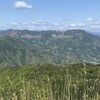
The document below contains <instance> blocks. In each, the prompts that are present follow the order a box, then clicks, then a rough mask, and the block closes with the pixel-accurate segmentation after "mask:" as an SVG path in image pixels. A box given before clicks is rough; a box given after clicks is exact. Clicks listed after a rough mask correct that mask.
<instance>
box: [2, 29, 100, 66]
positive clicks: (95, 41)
mask: <svg viewBox="0 0 100 100" xmlns="http://www.w3.org/2000/svg"><path fill="white" fill-rule="evenodd" d="M2 34H4V35H2V37H1V39H0V66H21V65H28V64H44V63H49V64H57V65H66V64H68V63H79V62H82V61H83V60H85V61H87V62H90V63H100V37H98V36H95V35H92V34H89V33H87V32H86V31H84V30H68V31H28V30H8V31H5V32H4V33H2ZM5 36H6V38H5Z"/></svg>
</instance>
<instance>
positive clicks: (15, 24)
mask: <svg viewBox="0 0 100 100" xmlns="http://www.w3.org/2000/svg"><path fill="white" fill-rule="evenodd" d="M11 25H12V26H18V25H19V23H17V22H12V23H11Z"/></svg>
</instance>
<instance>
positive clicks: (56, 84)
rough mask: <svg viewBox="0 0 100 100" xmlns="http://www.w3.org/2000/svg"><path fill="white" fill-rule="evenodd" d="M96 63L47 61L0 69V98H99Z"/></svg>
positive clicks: (30, 99)
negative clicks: (47, 62) (55, 62)
mask: <svg viewBox="0 0 100 100" xmlns="http://www.w3.org/2000/svg"><path fill="white" fill-rule="evenodd" d="M99 87H100V65H93V64H74V65H69V66H59V67H58V66H54V65H50V64H45V65H37V66H35V65H33V66H25V67H24V66H23V67H19V68H18V67H13V68H11V67H8V68H4V69H1V70H0V97H1V99H0V100H99V99H100V88H99Z"/></svg>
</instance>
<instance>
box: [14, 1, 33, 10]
mask: <svg viewBox="0 0 100 100" xmlns="http://www.w3.org/2000/svg"><path fill="white" fill-rule="evenodd" d="M14 5H15V8H17V9H31V8H32V5H28V4H26V3H25V2H23V1H16V2H15V4H14Z"/></svg>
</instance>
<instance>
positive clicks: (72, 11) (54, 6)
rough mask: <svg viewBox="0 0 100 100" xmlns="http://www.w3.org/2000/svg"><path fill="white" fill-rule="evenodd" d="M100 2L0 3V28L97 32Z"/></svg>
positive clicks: (41, 0) (47, 0) (13, 0)
mask: <svg viewBox="0 0 100 100" xmlns="http://www.w3.org/2000/svg"><path fill="white" fill-rule="evenodd" d="M99 10H100V0H22V1H20V0H19V1H17V0H0V29H1V30H2V29H29V30H67V29H85V30H89V31H95V32H100V13H99Z"/></svg>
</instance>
